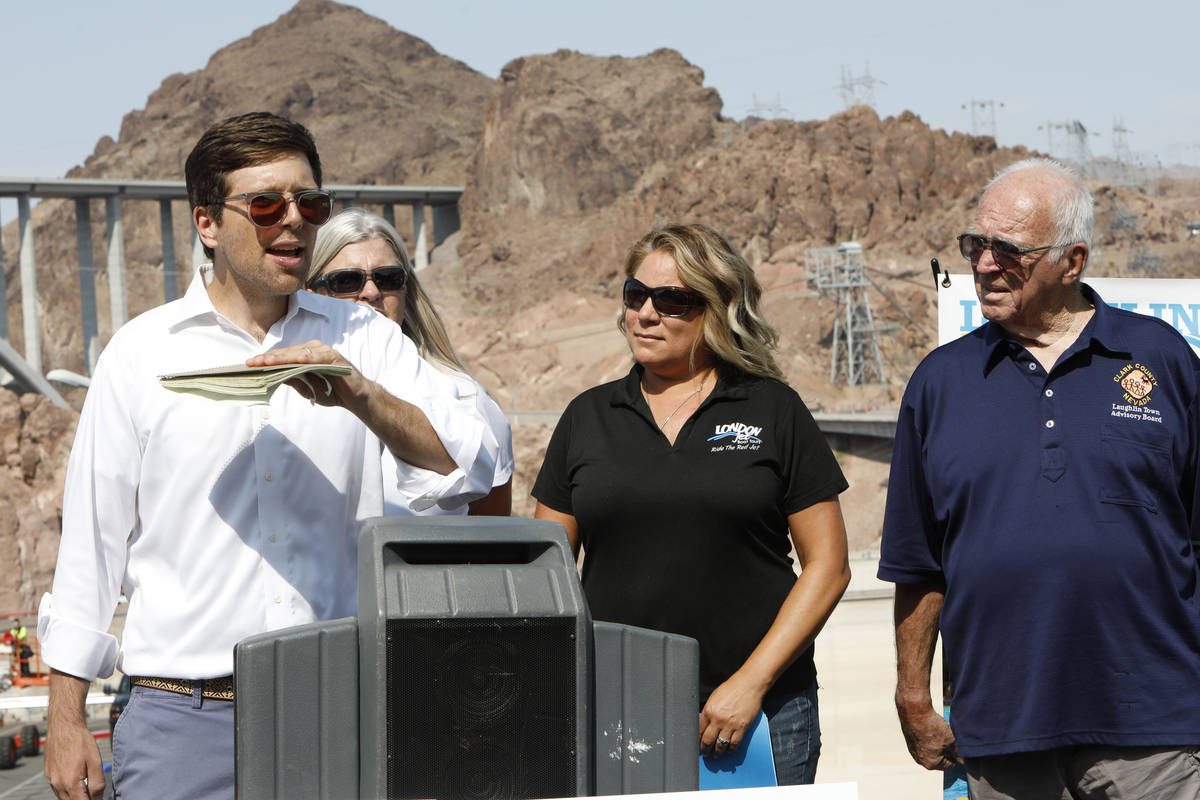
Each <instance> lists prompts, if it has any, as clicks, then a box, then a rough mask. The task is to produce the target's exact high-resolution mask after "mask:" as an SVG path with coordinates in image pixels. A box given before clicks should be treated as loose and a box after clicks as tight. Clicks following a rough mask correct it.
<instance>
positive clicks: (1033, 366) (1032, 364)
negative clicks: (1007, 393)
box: [1029, 361, 1037, 372]
mask: <svg viewBox="0 0 1200 800" xmlns="http://www.w3.org/2000/svg"><path fill="white" fill-rule="evenodd" d="M1036 369H1037V364H1034V363H1033V362H1032V361H1031V362H1029V371H1030V372H1033V371H1034V370H1036Z"/></svg>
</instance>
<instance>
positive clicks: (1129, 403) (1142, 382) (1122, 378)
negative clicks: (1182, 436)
mask: <svg viewBox="0 0 1200 800" xmlns="http://www.w3.org/2000/svg"><path fill="white" fill-rule="evenodd" d="M1113 382H1114V383H1116V384H1117V385H1118V386H1120V387H1121V390H1122V391H1121V399H1122V400H1124V401H1125V402H1124V403H1113V404H1112V411H1111V413H1110V416H1113V417H1119V418H1121V419H1135V420H1139V421H1142V422H1156V423H1158V424H1160V425H1161V424H1162V412H1161V411H1159V410H1158V409H1156V408H1148V407H1147V406H1149V404H1150V401H1151V400H1152V399H1154V398H1153V396H1152V392H1153V391H1154V390H1155V389H1156V388H1158V379H1156V378H1155V377H1154V373H1153V372H1152V371H1151V369H1150V368H1149V367H1147V366H1146V365H1145V364H1138V363H1133V364H1126V365H1125V366H1123V367H1121V369H1119V370H1117V374H1116V375H1113Z"/></svg>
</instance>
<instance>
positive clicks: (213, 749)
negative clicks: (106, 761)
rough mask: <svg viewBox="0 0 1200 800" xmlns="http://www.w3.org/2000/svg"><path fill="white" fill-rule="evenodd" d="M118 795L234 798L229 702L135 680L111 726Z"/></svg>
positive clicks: (156, 799) (131, 799) (122, 799)
mask: <svg viewBox="0 0 1200 800" xmlns="http://www.w3.org/2000/svg"><path fill="white" fill-rule="evenodd" d="M112 751H113V769H112V780H113V785H114V787H115V789H116V797H117V798H118V800H162V798H166V797H180V798H183V797H186V798H188V800H233V759H234V755H233V703H232V701H229V700H208V699H204V698H202V697H200V696H199V694H196V695H193V696H188V695H182V694H174V693H172V692H165V691H162V690H161V689H151V688H148V687H146V686H134V687H133V691H132V692H131V693H130V695H129V704H128V705H127V706H125V710H124V711H122V712H121V717H120V719H118V720H117V725H116V727H115V728H114V729H113V741H112Z"/></svg>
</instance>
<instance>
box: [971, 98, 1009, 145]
mask: <svg viewBox="0 0 1200 800" xmlns="http://www.w3.org/2000/svg"><path fill="white" fill-rule="evenodd" d="M996 106H1000V107H1001V108H1004V103H1001V102H999V101H998V100H976V99H975V98H974V97H972V98H971V101H970V102H969V103H963V108H970V109H971V135H972V136H990V137H992V138H993V139H995V138H996ZM985 110H986V111H987V112H988V113H987V114H986V115H985V114H984V113H983V112H984V111H985Z"/></svg>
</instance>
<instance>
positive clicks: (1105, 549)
mask: <svg viewBox="0 0 1200 800" xmlns="http://www.w3.org/2000/svg"><path fill="white" fill-rule="evenodd" d="M1084 290H1085V295H1086V296H1087V297H1088V298H1089V299H1090V300H1091V301H1092V302H1093V303H1094V304H1095V307H1096V313H1095V315H1094V316H1093V317H1092V319H1091V320H1089V322H1088V324H1087V326H1086V327H1085V328H1084V329H1083V331H1082V332H1081V333H1080V335H1079V338H1078V339H1077V340H1076V341H1075V343H1074V344H1072V345H1071V346H1070V347H1069V348H1068V349H1067V351H1066V352H1065V353H1063V355H1062V356H1061V357H1060V358H1059V360H1058V363H1057V364H1055V365H1054V368H1053V369H1052V370H1050V371H1049V372H1047V371H1046V370H1045V369H1044V368H1043V367H1042V365H1041V364H1039V363H1038V362H1037V360H1036V359H1035V358H1034V357H1033V356H1032V355H1031V354H1030V353H1029V351H1028V350H1026V349H1025V348H1024V347H1022V346H1020V345H1019V344H1017V343H1016V342H1014V341H1012V340H1011V339H1009V338H1008V337H1007V336H1005V334H1004V331H1003V330H1002V329H1001V328H1000V327H999V326H997V325H995V324H992V323H988V324H986V325H984V326H983V327H982V328H979V329H978V330H976V331H973V332H971V333H968V334H966V335H965V336H963V337H961V338H960V339H958V340H956V341H954V342H951V343H950V344H947V345H945V346H943V347H939V348H938V349H937V350H935V351H934V352H933V353H931V354H930V355H929V356H928V357H926V358H925V360H924V361H923V362H922V363H921V365H920V366H918V367H917V370H916V372H914V373H913V376H912V379H911V380H910V381H909V384H908V389H907V390H906V391H905V394H904V400H903V402H902V404H901V407H900V419H899V424H898V426H897V429H896V440H895V447H894V452H893V456H892V473H891V479H890V481H889V483H888V496H887V510H886V513H885V516H884V525H883V544H882V552H881V558H880V563H879V577H880V578H882V579H884V580H888V581H894V582H897V583H915V582H921V581H926V580H931V579H935V580H936V579H944V580H945V581H946V599H945V605H944V606H943V608H942V616H941V628H942V635H943V638H944V640H945V646H946V652H947V655H948V661H949V667H950V674H951V679H952V683H953V687H954V714H953V715H952V717H951V719H952V724H953V726H954V732H955V735H956V737H957V739H958V752H959V755H964V756H989V755H999V754H1003V753H1014V752H1022V751H1030V750H1045V749H1050V748H1056V747H1064V746H1069V745H1082V744H1107V745H1115V746H1147V747H1149V746H1156V745H1193V744H1200V692H1198V691H1197V687H1200V591H1198V589H1200V567H1198V566H1197V561H1196V546H1197V540H1198V539H1200V526H1198V524H1197V521H1198V517H1197V509H1196V507H1195V504H1196V491H1197V481H1196V466H1197V463H1196V462H1197V458H1198V456H1200V446H1198V444H1200V360H1197V358H1196V355H1195V354H1194V353H1193V352H1192V349H1191V348H1190V347H1189V346H1188V344H1187V343H1186V342H1185V341H1184V340H1183V337H1181V336H1180V335H1179V333H1178V332H1177V331H1175V329H1174V328H1172V327H1171V326H1170V325H1168V324H1167V323H1165V322H1163V321H1162V320H1158V319H1154V318H1152V317H1147V316H1143V315H1141V314H1134V313H1131V312H1128V311H1123V310H1121V309H1118V308H1112V307H1110V306H1107V305H1105V304H1104V301H1103V300H1101V299H1100V297H1099V296H1097V295H1096V294H1095V293H1094V292H1093V291H1092V290H1091V289H1090V288H1088V287H1086V286H1085V287H1084Z"/></svg>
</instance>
